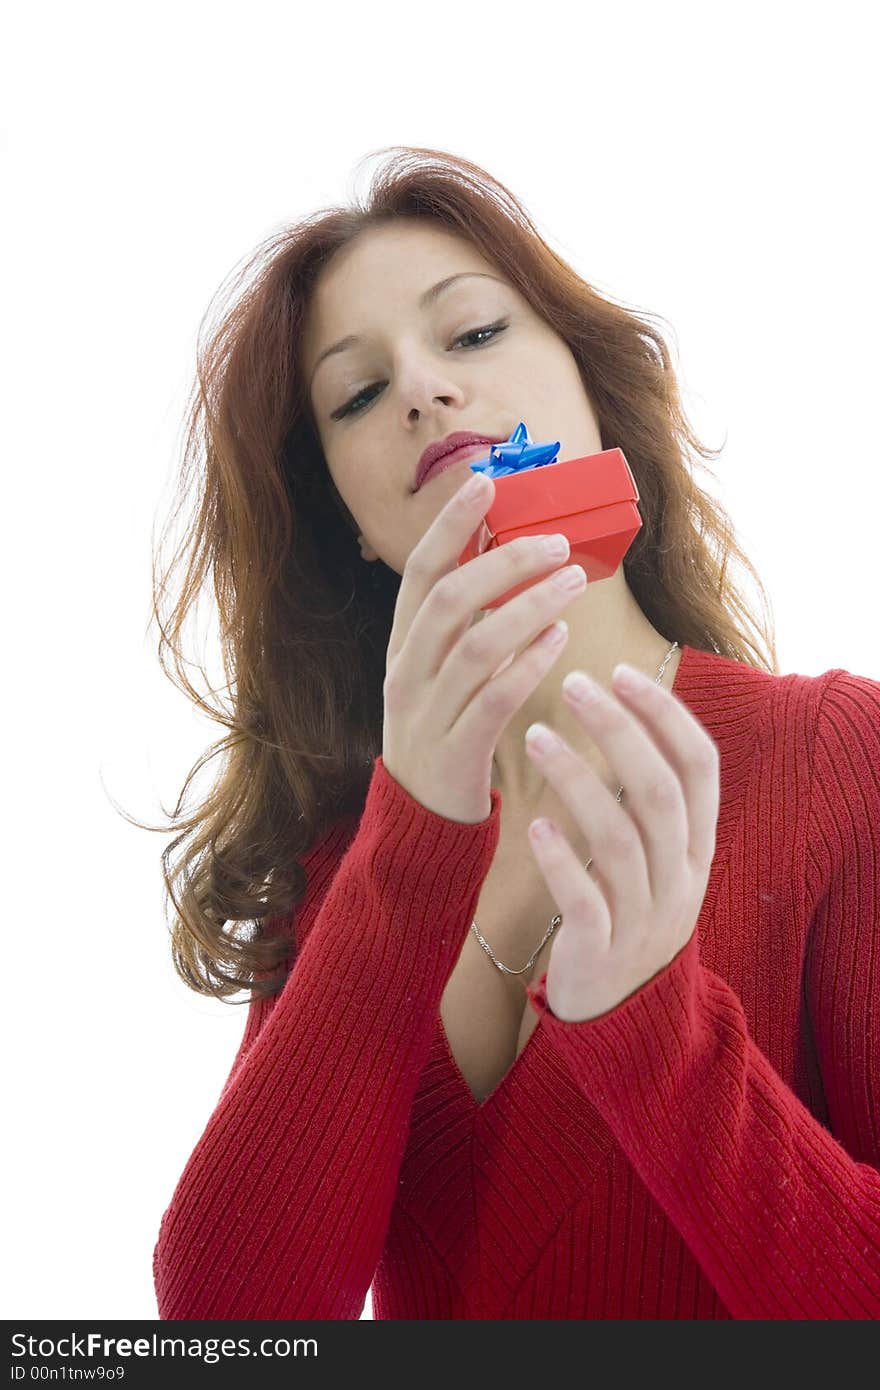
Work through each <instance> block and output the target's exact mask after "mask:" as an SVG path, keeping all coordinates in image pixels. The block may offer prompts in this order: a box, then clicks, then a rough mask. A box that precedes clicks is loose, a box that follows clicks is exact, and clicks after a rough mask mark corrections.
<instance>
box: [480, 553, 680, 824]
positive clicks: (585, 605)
mask: <svg viewBox="0 0 880 1390" xmlns="http://www.w3.org/2000/svg"><path fill="white" fill-rule="evenodd" d="M503 612H504V610H503V608H502V609H501V610H499V617H498V621H502V622H503V620H504V619H503ZM481 616H483V615H482V614H481ZM561 616H562V617H564V619H565V621H566V622H567V623H568V634H569V635H568V640H567V642H566V644H565V646H564V647H563V649H562V653H561V655H560V656H558V657H557V658H556V661H555V662H554V664H553V665H552V666H551V668H550V670H549V671H548V672H547V674H546V675H545V676H544V678H543V680H542V681H541V683H540V685H538V686H536V687H535V689H534V690H533V691H532V693H531V695H529V697H528V699H527V700H526V701H525V703H524V704H523V705H521V706H520V708H519V709H518V710H517V711H516V713H515V714H514V715H513V717H512V718H511V719H510V721H509V723H508V724H507V725H505V728H504V729H503V731H502V733H501V737H500V738H499V740H498V743H497V744H496V747H495V757H494V760H493V767H492V786H493V787H497V788H498V790H499V791H500V792H501V793H502V796H504V797H505V799H511V800H513V801H515V802H516V804H517V805H522V806H529V805H530V804H531V805H534V804H536V803H537V802H538V800H539V798H540V797H541V795H542V793H543V792H544V791H545V790H546V785H547V784H546V779H545V778H544V777H543V775H542V774H541V773H540V772H539V771H538V769H537V768H536V767H535V765H534V763H533V762H532V760H531V759H530V757H529V755H528V753H527V752H526V750H525V733H526V729H527V728H528V727H529V725H530V724H533V723H535V722H536V721H540V723H542V724H546V725H547V726H548V727H549V728H551V729H553V730H554V731H555V732H556V733H558V734H560V735H561V736H562V738H564V739H565V741H566V742H567V743H568V744H570V745H571V747H572V748H573V749H574V750H575V751H576V752H581V753H584V752H588V750H589V749H590V748H591V747H592V746H593V745H592V743H591V740H590V739H589V737H588V735H587V734H586V732H585V730H584V727H583V725H582V724H581V723H580V721H579V720H578V718H577V716H576V715H575V714H573V713H572V712H571V711H570V710H569V708H568V706H567V705H566V704H565V702H564V701H563V698H562V682H563V680H564V679H565V677H566V676H567V675H568V673H569V671H583V672H584V673H585V674H586V675H588V676H591V677H592V679H593V680H595V681H597V682H598V684H599V685H601V686H602V687H604V689H605V690H608V691H610V690H611V676H612V672H613V671H614V668H615V666H616V665H617V664H618V662H621V661H625V662H627V663H628V664H629V665H630V666H635V667H636V669H637V670H639V671H643V672H644V673H645V675H649V676H650V677H651V679H652V680H653V679H655V678H656V676H657V672H658V670H659V668H660V664H661V662H662V661H663V658H664V657H665V656H666V654H667V652H668V651H669V648H670V647H671V646H672V643H673V640H674V638H673V637H670V638H667V637H665V636H664V635H663V633H660V632H658V631H657V630H656V629H655V628H654V627H652V626H651V624H650V623H649V622H648V619H647V618H646V617H645V615H644V613H643V612H642V610H641V609H640V608H639V605H638V604H637V602H636V600H635V598H634V597H633V595H632V591H631V590H630V588H629V585H628V584H627V582H626V577H625V575H624V572H623V567H622V566H619V567H618V569H617V570H616V572H615V573H614V574H613V575H612V576H611V577H610V578H608V579H603V580H601V581H594V582H593V583H591V584H588V585H587V588H586V590H585V592H584V593H583V594H582V595H581V596H580V597H579V598H577V599H575V601H574V602H573V603H570V604H569V605H568V608H567V609H566V610H565V611H564V613H563V614H562V615H561ZM680 659H681V648H680V647H678V648H676V650H675V651H674V652H673V653H672V656H671V657H670V659H669V662H668V663H667V666H666V669H665V670H664V673H663V679H662V684H663V685H664V686H665V687H666V688H667V689H669V688H670V687H671V685H672V682H673V681H674V679H675V672H676V670H677V669H678V662H679V661H680Z"/></svg>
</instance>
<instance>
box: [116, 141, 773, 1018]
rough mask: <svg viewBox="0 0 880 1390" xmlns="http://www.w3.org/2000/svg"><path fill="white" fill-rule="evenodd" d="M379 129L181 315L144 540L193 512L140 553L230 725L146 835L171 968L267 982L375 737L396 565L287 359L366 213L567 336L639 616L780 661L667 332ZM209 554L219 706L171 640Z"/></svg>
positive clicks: (719, 648) (376, 747)
mask: <svg viewBox="0 0 880 1390" xmlns="http://www.w3.org/2000/svg"><path fill="white" fill-rule="evenodd" d="M389 150H390V157H389V159H388V160H387V161H386V162H385V163H384V165H383V166H381V167H380V168H379V169H378V170H377V171H376V172H375V173H374V175H373V177H372V180H371V184H370V188H369V191H368V195H367V197H366V199H365V200H362V199H358V198H355V199H354V201H353V202H352V203H351V204H350V205H349V206H344V207H334V208H330V209H327V210H325V211H323V212H321V213H319V214H315V215H313V216H309V217H306V218H304V219H303V220H302V221H300V222H298V223H296V224H295V225H293V226H290V227H285V228H284V230H283V231H281V232H280V233H277V234H273V235H272V236H270V237H269V238H268V239H267V240H265V241H264V242H263V243H262V244H261V245H260V246H259V247H258V248H257V250H256V252H254V254H253V255H252V256H251V258H250V259H249V260H248V261H247V262H246V264H245V265H244V267H243V269H242V270H241V272H240V274H239V275H238V277H237V278H236V279H235V280H234V282H233V284H232V286H231V287H230V288H231V290H232V291H233V293H232V297H231V300H230V302H229V303H227V304H225V305H223V306H221V307H220V312H219V317H218V318H217V320H216V322H215V323H214V325H213V327H212V328H211V329H210V331H209V333H208V335H207V339H206V341H202V338H201V335H200V341H199V346H198V349H197V371H196V375H197V380H196V383H195V384H194V387H193V391H192V394H191V397H190V405H189V408H188V413H187V418H186V422H185V424H186V435H185V446H184V452H183V459H182V465H181V472H180V480H179V494H178V502H177V506H176V507H175V508H174V510H173V512H172V514H171V516H170V517H169V519H168V522H167V525H166V528H165V530H164V531H163V543H164V538H165V537H166V536H167V535H169V534H170V532H171V529H172V527H173V525H174V524H175V523H176V520H177V518H178V517H179V516H180V515H181V513H182V511H183V509H184V507H185V504H186V502H187V498H188V497H189V496H190V495H191V496H192V497H193V502H194V506H193V512H192V516H191V518H190V520H189V524H188V527H187V529H186V531H185V533H184V535H183V538H182V540H181V541H180V543H179V545H178V546H177V549H176V551H175V552H174V554H173V557H172V559H171V561H170V563H169V564H168V566H167V567H166V568H165V569H164V571H163V572H162V574H161V576H160V573H159V570H160V560H159V554H160V553H161V547H160V549H159V550H157V551H155V552H154V559H153V615H154V617H155V619H156V620H157V622H158V627H159V631H160V639H159V648H158V654H159V661H160V664H161V666H162V668H163V670H164V672H165V674H166V675H167V676H168V677H169V679H170V680H171V681H172V682H173V683H174V684H175V685H177V686H178V688H179V689H181V690H182V691H183V692H184V693H185V694H186V695H187V696H188V698H190V699H192V700H193V701H194V702H195V704H196V705H197V706H198V708H199V709H201V710H204V711H205V712H206V713H207V714H209V716H210V717H211V718H212V719H213V720H214V721H216V722H217V723H218V724H220V725H222V726H223V727H225V728H226V729H227V730H228V732H227V734H226V735H225V736H223V737H221V738H220V739H219V740H218V741H217V742H216V743H215V744H213V745H212V746H211V748H210V749H209V750H208V751H207V752H206V753H205V754H204V756H203V757H201V758H200V759H199V760H198V762H197V763H196V764H195V766H194V767H193V768H192V770H191V771H190V773H189V775H188V776H187V778H186V781H185V783H184V786H183V788H182V790H181V793H180V796H179V798H178V802H177V805H176V807H175V808H174V812H173V819H172V822H171V826H170V829H171V830H174V831H176V832H178V833H177V834H176V836H175V838H174V840H173V841H172V842H171V843H170V844H169V845H168V847H167V848H166V849H165V850H164V852H163V854H162V870H163V876H164V880H165V887H166V890H167V895H168V899H169V900H170V902H171V904H172V905H173V909H174V914H175V915H174V918H173V922H172V924H171V927H170V931H171V938H172V956H173V960H174V965H175V968H176V970H177V972H178V974H179V975H180V977H181V978H182V979H183V980H184V982H185V983H186V984H187V985H188V986H190V987H191V988H192V989H194V990H196V991H197V992H199V993H203V994H210V995H214V996H216V997H219V998H225V997H227V996H229V995H232V994H235V993H238V992H239V991H240V990H242V989H247V990H249V991H250V993H251V995H253V996H267V995H271V994H274V993H276V992H277V990H278V989H279V988H280V987H281V985H282V984H283V982H284V979H285V978H286V975H287V973H288V971H289V968H290V955H291V951H292V946H291V944H290V939H289V933H284V932H278V931H276V930H275V928H276V927H277V925H278V924H279V923H281V922H283V920H284V918H285V916H288V917H289V914H290V912H291V910H292V908H293V906H294V905H295V903H296V902H297V900H298V899H299V898H300V897H301V896H302V893H303V891H304V889H305V879H306V875H305V870H304V868H303V867H302V865H301V864H300V863H299V856H301V855H302V854H303V853H304V852H305V851H306V850H307V849H309V848H311V847H312V846H314V845H315V844H316V843H317V842H318V841H319V839H320V838H321V837H322V836H324V835H325V834H326V833H328V832H329V831H330V830H331V829H332V828H333V827H334V825H336V824H337V823H338V822H339V821H340V820H342V819H343V818H346V817H349V816H351V817H357V816H358V815H359V814H360V811H361V810H362V808H363V804H364V800H365V797H366V793H367V789H368V786H369V782H370V778H371V776H372V769H373V762H374V759H375V758H376V757H377V756H378V754H380V753H381V751H382V686H383V682H384V677H385V658H386V649H387V644H388V638H389V635H390V632H391V623H392V619H393V615H394V606H395V601H396V598H397V592H398V588H399V585H400V576H399V575H397V574H396V573H394V572H393V571H392V570H391V569H389V568H388V567H387V566H386V565H384V564H383V563H382V561H381V560H377V561H374V562H372V563H370V564H364V563H363V561H362V559H361V557H360V553H359V550H358V546H357V542H356V537H357V534H358V529H359V528H358V527H357V524H356V522H355V521H354V518H353V517H352V516H351V515H350V513H349V512H348V509H347V508H346V507H345V504H344V503H343V501H342V499H341V497H340V496H339V494H338V492H337V490H336V488H335V486H334V484H333V482H332V479H331V477H330V473H329V470H328V469H327V467H326V464H325V460H324V456H323V452H322V449H321V445H320V443H319V439H318V433H317V429H316V427H315V421H314V417H313V414H312V408H311V403H310V400H309V395H308V391H307V389H306V387H305V383H304V382H303V379H302V372H301V371H300V340H301V333H302V329H303V323H304V318H305V314H306V310H307V307H308V304H309V295H310V291H311V289H312V287H313V285H314V283H315V280H316V278H317V277H318V275H319V274H320V273H321V270H322V268H323V267H324V266H325V265H326V264H327V262H328V261H329V260H330V258H331V257H332V256H333V254H334V252H336V251H337V250H338V249H339V248H340V247H343V246H345V245H347V244H348V243H349V242H350V241H351V240H352V239H353V238H354V237H356V236H357V235H358V234H359V233H360V232H362V231H364V230H365V229H366V228H369V227H374V226H377V225H380V224H383V223H385V222H387V221H388V220H389V219H392V218H400V217H407V218H412V217H416V218H430V219H432V220H433V221H434V222H435V223H439V224H440V225H441V226H444V227H446V228H447V229H450V230H452V231H454V232H457V233H458V234H460V235H461V236H463V237H466V238H468V239H469V240H470V241H471V242H472V243H473V245H474V246H475V247H476V248H477V249H478V250H479V251H480V252H481V253H482V255H483V256H484V257H485V258H486V260H487V261H489V262H490V263H491V262H494V264H495V265H496V267H499V268H500V270H501V271H502V272H503V273H504V274H505V275H506V276H507V277H508V278H509V280H510V281H511V282H512V284H513V285H514V286H515V287H516V288H517V289H518V290H519V292H520V293H521V294H522V295H523V297H524V298H525V299H526V300H527V301H528V302H529V303H530V304H531V305H532V307H533V308H534V309H535V310H536V311H537V313H538V314H540V315H541V316H542V317H543V318H544V319H545V320H546V321H547V322H548V323H549V324H551V325H552V327H553V328H554V329H555V330H556V332H557V333H558V334H559V335H560V336H561V337H562V338H563V339H564V340H565V341H566V343H567V344H568V346H569V348H570V349H571V351H572V353H573V355H574V357H575V359H576V361H577V363H578V365H579V367H580V371H581V375H582V378H583V381H584V385H585V387H586V388H587V390H588V392H589V396H590V399H591V401H592V403H593V406H594V408H595V411H596V414H597V418H598V422H599V426H600V431H601V441H602V448H603V449H607V448H612V447H620V448H621V449H622V450H623V451H624V454H625V456H626V459H627V462H628V463H629V466H630V468H631V469H632V472H633V476H634V477H635V480H636V484H637V487H638V491H639V498H640V500H639V511H640V513H641V517H642V526H641V528H640V530H639V531H638V533H637V535H636V537H635V539H634V540H633V542H632V545H631V546H630V549H629V551H628V552H627V554H626V556H625V559H624V561H623V566H624V571H625V575H626V580H627V583H628V584H629V587H630V589H631V590H632V593H633V595H634V596H635V598H636V600H637V602H638V604H639V606H640V608H641V609H642V611H643V612H644V614H645V615H646V617H647V618H648V620H649V621H650V622H651V624H652V625H653V626H654V627H655V628H656V629H657V631H658V632H660V633H662V634H663V636H664V637H665V638H666V639H667V640H669V641H671V640H673V639H677V640H678V641H679V643H681V644H687V645H690V646H692V647H697V648H701V649H702V650H705V651H715V652H717V653H719V654H721V655H724V656H726V657H730V658H732V659H734V660H736V661H741V662H743V663H745V664H747V665H751V666H756V667H759V668H761V669H765V670H768V671H770V672H772V673H774V674H777V673H778V665H777V658H776V650H775V643H774V638H773V632H772V617H768V620H767V621H766V622H760V623H759V622H756V621H755V620H754V619H753V618H752V616H751V614H750V611H749V607H748V604H747V602H746V601H745V600H744V599H743V597H742V596H741V595H740V593H739V592H738V590H737V588H736V587H735V584H734V581H733V578H732V576H731V573H730V569H731V560H733V561H735V562H737V563H738V564H739V565H740V566H741V567H742V568H743V569H744V570H746V571H748V573H749V574H750V575H751V576H752V578H753V580H754V582H755V585H756V587H757V590H758V592H759V594H760V596H761V599H762V605H763V609H764V612H765V614H768V615H769V606H768V604H767V601H766V596H765V593H764V589H763V586H762V585H761V581H760V579H759V577H758V575H757V573H756V572H755V570H754V568H753V567H752V565H751V564H750V563H749V561H748V559H747V558H746V556H745V555H744V554H743V552H742V551H741V550H740V548H739V547H738V545H737V544H736V540H735V537H734V531H733V526H732V525H731V522H730V520H729V519H728V516H727V514H726V513H725V512H724V510H723V509H722V507H721V506H720V505H719V504H718V503H717V501H715V500H713V499H712V498H711V497H710V496H709V495H708V494H707V493H705V492H703V491H702V490H701V489H700V488H699V487H698V486H697V484H696V483H695V482H694V480H693V478H692V476H691V471H690V465H691V463H695V464H696V463H698V460H705V459H709V458H715V457H717V456H718V454H719V453H720V452H721V451H720V450H709V449H706V448H705V447H703V446H702V445H701V444H700V442H699V440H698V439H697V438H696V437H695V435H694V434H693V432H692V430H691V428H690V426H689V424H688V422H687V420H686V418H685V415H684V411H683V408H682V404H681V400H680V395H679V388H678V385H677V381H676V376H675V373H674V370H673V366H672V362H671V357H670V352H669V349H668V348H667V345H666V343H665V342H664V339H663V337H662V336H661V333H660V331H659V330H658V329H657V328H656V327H654V326H653V325H652V324H651V323H650V322H649V321H648V317H649V316H647V315H646V314H644V313H638V314H637V313H635V312H633V310H632V309H629V308H625V307H622V306H621V305H619V304H614V303H612V302H610V300H609V299H608V298H607V297H603V296H602V295H600V294H599V293H597V291H596V290H594V289H593V288H591V286H590V285H588V284H587V283H585V281H583V280H582V279H581V278H580V277H579V276H578V275H577V274H575V272H574V271H573V270H572V269H571V267H570V266H568V265H567V264H566V263H565V261H563V260H562V259H561V258H560V257H559V256H558V255H557V254H556V253H555V252H554V251H553V250H551V249H550V247H549V246H548V245H547V244H546V243H545V242H544V240H543V239H542V237H541V236H540V235H539V233H538V231H537V228H536V227H535V225H534V224H533V222H532V221H531V219H530V217H529V215H528V213H527V212H526V211H525V209H524V207H523V205H522V204H521V203H520V202H518V201H517V199H516V198H515V197H514V195H513V194H512V193H511V192H510V191H509V190H508V189H507V188H506V187H504V185H503V184H501V183H499V182H498V181H497V180H495V179H493V178H492V177H490V175H489V174H487V173H486V172H485V171H484V170H482V169H480V168H478V167H477V166H476V165H474V164H471V163H469V162H468V161H467V160H465V159H462V158H459V157H456V156H453V155H449V154H446V153H444V152H442V151H438V150H430V149H421V148H418V147H409V146H391V147H386V149H384V150H380V151H374V152H373V154H387V153H389ZM371 157H372V155H370V156H367V158H371ZM221 293H222V290H221V291H220V292H218V298H219V296H220V294H221ZM651 317H656V316H651ZM698 466H700V467H703V468H705V466H706V465H705V463H704V462H700V463H699V464H698ZM707 471H711V470H708V469H707ZM181 567H182V568H183V574H182V580H181V582H180V584H179V587H178V584H177V581H176V575H177V573H178V570H179V569H180V568H181ZM209 575H210V577H211V579H212V581H213V598H214V602H215V603H216V606H217V610H218V613H219V618H220V633H219V636H220V643H221V649H222V659H223V666H224V670H225V673H226V678H227V681H228V687H227V688H228V690H229V691H230V693H231V707H230V708H229V709H228V710H225V711H224V710H223V709H222V708H220V707H219V706H215V705H212V704H211V703H210V700H209V699H208V698H206V697H205V696H203V695H202V694H200V693H199V691H197V690H196V689H195V688H194V687H193V685H192V684H191V682H190V679H189V676H188V674H187V671H186V669H185V668H186V666H187V665H188V664H195V663H189V662H188V661H187V658H186V657H185V656H184V654H183V650H182V643H181V635H182V630H183V627H184V623H185V620H186V618H187V616H188V615H189V614H190V612H191V611H194V609H195V605H196V601H197V599H198V597H199V594H200V591H201V590H202V588H203V586H204V585H205V582H206V580H207V579H208V576H209ZM166 596H170V598H171V602H172V607H171V611H170V615H169V618H168V621H167V622H166V621H164V620H163V617H162V613H161V604H162V601H163V600H164V599H165V598H166ZM749 630H750V631H749ZM756 639H757V640H756ZM762 644H763V649H762ZM169 653H170V654H171V655H172V656H173V659H174V670H171V669H169V665H168V655H169ZM198 669H199V670H200V671H201V674H202V677H203V678H204V680H205V683H206V685H207V687H208V691H209V692H210V693H211V694H216V692H213V691H211V688H210V684H209V682H208V678H207V674H206V672H205V670H204V668H203V667H201V666H199V667H198ZM175 673H176V676H177V679H175ZM218 754H220V755H222V764H221V767H220V769H219V770H218V773H217V776H216V778H215V780H214V783H213V786H212V788H211V789H210V791H209V792H208V794H207V795H205V796H204V797H203V798H202V800H201V801H200V802H199V804H198V805H196V806H195V807H194V809H192V810H191V811H189V812H188V813H187V812H185V811H184V809H183V805H184V801H185V798H186V795H187V791H188V788H189V787H190V784H191V783H192V781H193V778H194V776H195V775H196V773H197V772H199V771H200V770H201V768H202V767H203V766H205V764H206V763H207V762H208V760H209V759H210V758H213V757H215V756H217V755H218ZM136 823H137V824H142V823H140V822H136ZM144 828H147V829H150V830H160V831H165V832H166V833H167V831H168V829H169V827H164V826H145V827H144ZM175 856H176V858H175ZM235 1002H242V1003H244V1002H247V1000H246V999H243V1000H237V1001H235Z"/></svg>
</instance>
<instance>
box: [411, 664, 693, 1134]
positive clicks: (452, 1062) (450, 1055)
mask: <svg viewBox="0 0 880 1390" xmlns="http://www.w3.org/2000/svg"><path fill="white" fill-rule="evenodd" d="M679 647H680V651H681V656H680V658H679V662H678V665H677V666H676V668H675V677H674V679H673V682H672V685H671V686H670V687H669V689H670V690H671V692H672V693H673V694H675V695H676V696H677V697H678V698H679V699H681V698H682V697H681V694H680V688H681V686H682V684H684V683H686V681H687V674H688V673H687V672H685V674H684V675H682V668H683V667H684V666H685V665H686V663H687V660H688V657H689V656H690V655H691V654H692V653H693V652H695V651H696V650H698V649H695V648H693V647H690V646H688V644H687V643H686V642H682V643H679ZM683 703H687V702H686V701H683ZM544 974H546V971H545V972H544ZM539 978H543V975H542V976H541V977H539ZM537 984H538V981H536V987H537ZM526 1008H527V1009H531V1008H532V1004H531V1002H530V1001H529V1000H528V999H526ZM436 1033H437V1036H438V1037H439V1041H440V1046H441V1051H442V1054H443V1057H444V1060H445V1062H446V1066H447V1070H448V1071H449V1072H450V1073H451V1075H452V1076H453V1077H454V1079H455V1083H456V1085H457V1086H458V1088H459V1090H460V1091H461V1092H462V1093H463V1095H464V1097H465V1098H466V1101H467V1102H468V1105H469V1108H470V1110H471V1111H472V1112H473V1113H474V1115H480V1114H482V1113H483V1112H484V1111H486V1110H489V1109H491V1108H492V1106H493V1105H494V1104H495V1103H496V1102H498V1101H499V1100H500V1099H501V1098H502V1096H503V1094H504V1093H505V1092H506V1090H507V1089H508V1086H509V1085H510V1084H512V1082H513V1080H514V1079H515V1078H516V1077H518V1075H519V1073H520V1071H521V1070H522V1065H521V1064H522V1063H523V1062H524V1061H525V1062H526V1063H530V1062H531V1061H532V1060H533V1059H534V1058H535V1057H536V1056H537V1054H538V1053H539V1051H540V1048H541V1044H542V1042H543V1029H542V1028H541V1020H540V1019H539V1020H538V1023H537V1025H536V1027H534V1028H533V1029H532V1032H531V1034H530V1035H529V1038H528V1040H527V1041H526V1044H525V1047H524V1048H523V1049H522V1051H521V1052H520V1053H519V1055H518V1056H517V1057H515V1058H514V1059H513V1061H512V1062H511V1064H510V1066H509V1067H508V1068H507V1071H506V1072H504V1073H503V1075H502V1076H500V1077H499V1079H498V1081H497V1082H496V1084H495V1086H493V1088H492V1090H491V1091H490V1092H489V1094H488V1095H487V1096H485V1097H484V1099H483V1100H477V1098H476V1096H475V1095H474V1093H473V1091H472V1090H471V1088H470V1086H469V1085H468V1082H467V1080H466V1079H465V1076H464V1073H463V1072H462V1070H461V1067H460V1066H459V1065H458V1062H457V1061H456V1058H455V1053H454V1052H453V1050H452V1046H451V1044H450V1042H449V1038H448V1037H447V1035H446V1028H445V1026H444V1023H443V1017H442V1015H441V1013H440V1010H439V1008H438V1010H437V1018H436Z"/></svg>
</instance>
